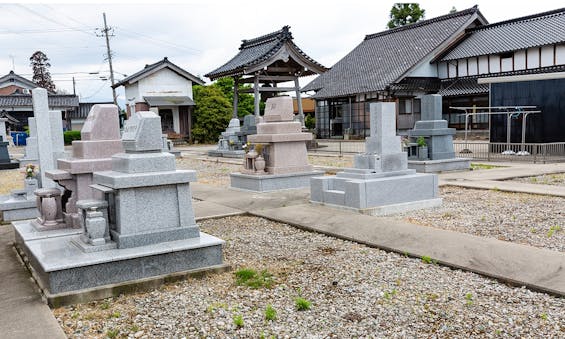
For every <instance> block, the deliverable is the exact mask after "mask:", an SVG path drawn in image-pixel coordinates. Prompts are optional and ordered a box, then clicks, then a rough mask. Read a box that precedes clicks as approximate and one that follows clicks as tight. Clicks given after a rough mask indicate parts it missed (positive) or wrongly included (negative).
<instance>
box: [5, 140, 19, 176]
mask: <svg viewBox="0 0 565 339" xmlns="http://www.w3.org/2000/svg"><path fill="white" fill-rule="evenodd" d="M18 167H20V164H19V162H17V161H13V160H12V159H10V153H8V141H5V140H4V138H3V137H2V136H0V170H3V169H13V168H18Z"/></svg>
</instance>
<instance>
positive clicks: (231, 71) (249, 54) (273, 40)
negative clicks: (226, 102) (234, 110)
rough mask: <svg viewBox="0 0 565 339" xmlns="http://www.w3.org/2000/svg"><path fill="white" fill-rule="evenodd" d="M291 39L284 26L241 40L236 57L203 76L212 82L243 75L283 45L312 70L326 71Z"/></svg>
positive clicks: (287, 29)
mask: <svg viewBox="0 0 565 339" xmlns="http://www.w3.org/2000/svg"><path fill="white" fill-rule="evenodd" d="M292 39H293V38H292V33H291V32H290V27H289V26H284V27H283V28H282V29H281V30H279V31H276V32H273V33H269V34H266V35H262V36H260V37H257V38H254V39H249V40H242V43H241V46H240V47H239V53H238V54H237V55H236V56H234V57H233V58H232V59H231V60H229V61H228V62H226V63H225V64H224V65H222V66H220V67H218V68H217V69H215V70H213V71H211V72H210V73H208V74H206V75H205V76H206V77H208V78H210V79H211V80H214V79H219V78H222V77H228V76H234V75H242V74H245V69H246V68H248V67H250V66H254V65H257V64H259V63H261V62H264V61H266V60H268V59H269V58H270V57H272V56H274V55H275V54H276V53H277V52H278V51H279V50H280V49H281V47H282V46H283V45H284V44H285V43H287V44H288V45H289V46H290V47H291V48H292V49H293V50H294V51H296V52H297V53H298V54H299V55H300V56H302V57H303V58H304V59H305V61H306V62H307V63H308V64H310V66H311V68H312V69H321V70H322V71H325V70H326V68H325V67H324V66H322V65H321V64H319V63H318V62H316V61H315V60H314V59H312V58H310V57H309V56H308V55H307V54H306V53H304V52H303V51H302V50H301V49H300V48H299V47H298V46H296V45H295V44H294V42H293V41H292Z"/></svg>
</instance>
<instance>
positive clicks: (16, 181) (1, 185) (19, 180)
mask: <svg viewBox="0 0 565 339" xmlns="http://www.w3.org/2000/svg"><path fill="white" fill-rule="evenodd" d="M19 188H24V172H23V170H22V169H19V168H14V169H10V170H2V171H0V195H4V194H9V193H10V191H11V190H14V189H19Z"/></svg>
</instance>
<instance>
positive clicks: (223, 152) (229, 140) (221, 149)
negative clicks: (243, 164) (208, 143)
mask: <svg viewBox="0 0 565 339" xmlns="http://www.w3.org/2000/svg"><path fill="white" fill-rule="evenodd" d="M240 132H241V127H240V126H239V119H237V118H233V119H231V120H230V123H229V125H228V128H226V130H225V131H224V132H222V134H221V136H220V140H218V148H217V149H215V150H211V151H208V155H209V156H211V157H226V158H243V155H244V154H245V151H244V150H243V145H244V142H243V140H242V139H241V136H240Z"/></svg>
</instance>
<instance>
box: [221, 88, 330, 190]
mask: <svg viewBox="0 0 565 339" xmlns="http://www.w3.org/2000/svg"><path fill="white" fill-rule="evenodd" d="M293 120H294V114H293V106H292V98H290V97H274V98H269V99H267V104H266V107H265V116H264V118H263V122H261V123H259V124H257V134H254V135H249V136H248V137H247V141H248V142H249V143H252V144H253V145H254V146H253V148H254V149H255V148H256V147H257V146H258V145H260V149H261V151H260V152H258V153H259V154H258V156H261V157H262V158H263V159H264V160H265V167H264V170H262V171H257V169H256V168H250V167H249V164H248V160H246V161H245V162H244V166H243V169H242V171H241V173H232V174H230V179H231V187H232V188H236V189H244V190H252V191H260V192H262V191H273V190H278V189H289V188H300V187H308V178H310V177H313V176H316V175H321V174H323V173H322V172H319V171H318V172H316V171H313V169H312V166H311V165H310V164H308V153H307V151H306V141H308V140H312V134H310V133H303V132H302V127H301V124H300V122H295V121H293Z"/></svg>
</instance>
